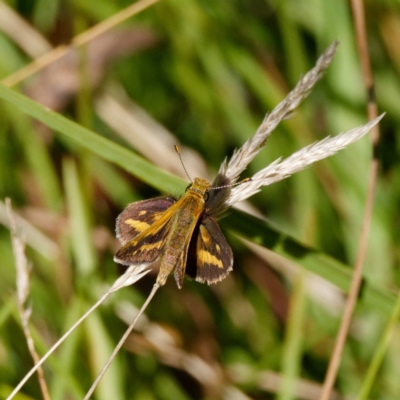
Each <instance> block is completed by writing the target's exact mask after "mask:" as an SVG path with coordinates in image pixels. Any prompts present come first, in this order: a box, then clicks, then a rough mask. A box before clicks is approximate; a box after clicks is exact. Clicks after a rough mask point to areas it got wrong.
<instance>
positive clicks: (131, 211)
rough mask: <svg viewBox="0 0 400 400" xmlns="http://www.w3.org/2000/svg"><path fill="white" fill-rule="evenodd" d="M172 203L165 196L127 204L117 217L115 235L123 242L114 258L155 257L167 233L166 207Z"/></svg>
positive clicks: (133, 260) (136, 261)
mask: <svg viewBox="0 0 400 400" xmlns="http://www.w3.org/2000/svg"><path fill="white" fill-rule="evenodd" d="M174 203H175V200H174V199H172V198H168V197H166V198H159V199H151V200H144V201H139V202H137V203H132V204H130V205H129V206H128V207H127V208H126V209H125V210H124V211H123V212H122V213H121V214H120V216H119V217H118V219H117V237H118V239H119V240H120V241H121V243H122V244H123V246H122V247H121V248H120V249H119V250H118V251H117V253H116V254H115V257H114V260H115V261H116V262H118V263H121V264H125V265H132V264H139V263H151V262H153V261H155V260H156V259H157V258H158V256H159V255H160V254H161V251H162V250H163V247H164V245H165V242H166V240H167V237H168V232H169V224H168V222H169V220H170V218H169V216H168V214H166V211H167V210H168V209H169V208H170V207H171V206H172V205H173V204H174Z"/></svg>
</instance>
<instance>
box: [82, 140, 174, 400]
mask: <svg viewBox="0 0 400 400" xmlns="http://www.w3.org/2000/svg"><path fill="white" fill-rule="evenodd" d="M176 147H177V146H175V148H176ZM178 154H179V153H178ZM159 288H160V285H159V284H158V283H155V284H154V286H153V289H152V290H151V292H150V294H149V296H148V297H147V299H146V301H145V302H144V304H143V305H142V308H141V309H140V310H139V312H138V313H137V315H136V317H135V319H134V320H133V321H132V323H131V324H130V325H129V327H128V329H127V330H126V332H125V333H124V336H122V338H121V340H120V341H119V342H118V344H117V346H116V347H115V349H114V351H113V352H112V354H111V356H110V357H109V359H108V360H107V362H106V363H105V364H104V367H103V368H102V370H101V371H100V373H99V375H97V378H96V380H95V381H94V382H93V385H92V386H91V387H90V389H89V391H88V392H87V393H86V396H85V398H84V399H83V400H88V399H89V398H90V396H91V395H92V394H93V392H94V390H95V389H96V387H97V385H98V383H99V382H100V380H101V378H102V377H103V375H104V374H105V373H106V371H107V369H108V367H109V366H110V364H111V363H112V361H113V360H114V358H115V356H116V355H117V353H118V351H119V350H120V348H121V347H122V345H123V344H124V343H125V341H126V338H127V337H128V336H129V334H130V333H131V332H132V330H133V328H134V326H135V324H136V322H137V321H138V319H139V318H140V316H141V315H142V314H143V312H144V310H145V309H146V308H147V306H148V305H149V303H150V301H151V300H152V298H153V297H154V295H155V294H156V292H157V290H158V289H159Z"/></svg>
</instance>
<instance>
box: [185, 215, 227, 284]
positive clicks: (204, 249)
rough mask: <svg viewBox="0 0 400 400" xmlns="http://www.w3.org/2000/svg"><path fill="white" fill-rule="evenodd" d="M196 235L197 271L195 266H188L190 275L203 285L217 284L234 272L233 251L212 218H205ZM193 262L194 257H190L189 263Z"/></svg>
mask: <svg viewBox="0 0 400 400" xmlns="http://www.w3.org/2000/svg"><path fill="white" fill-rule="evenodd" d="M196 233H197V235H198V236H197V243H196V256H195V260H196V261H195V262H196V270H195V271H193V265H188V266H187V270H188V274H189V275H191V276H193V277H194V278H195V279H196V281H198V282H201V283H205V282H207V283H208V284H211V283H217V282H219V281H221V280H222V279H224V278H225V277H226V276H227V275H228V274H229V272H230V271H232V265H233V254H232V250H231V248H230V246H229V244H228V242H227V241H226V239H225V236H224V235H223V233H222V232H221V229H220V228H219V226H218V224H217V222H216V221H215V219H214V218H212V217H211V216H207V215H206V216H204V217H203V219H202V221H201V223H200V224H199V225H198V232H196ZM189 254H190V253H189ZM192 255H193V253H192ZM193 261H194V258H193V256H191V257H189V262H193Z"/></svg>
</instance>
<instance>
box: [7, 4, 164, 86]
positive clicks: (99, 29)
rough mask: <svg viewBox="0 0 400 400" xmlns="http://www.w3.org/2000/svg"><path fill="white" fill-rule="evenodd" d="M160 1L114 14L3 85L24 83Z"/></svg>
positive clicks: (137, 5) (10, 78)
mask: <svg viewBox="0 0 400 400" xmlns="http://www.w3.org/2000/svg"><path fill="white" fill-rule="evenodd" d="M158 1H159V0H140V1H138V2H137V3H134V4H132V5H130V6H129V7H127V8H125V9H124V10H122V11H120V12H119V13H117V14H114V15H113V16H111V17H110V18H108V19H106V20H105V21H102V22H100V23H98V24H97V25H95V26H93V27H92V28H90V29H88V30H86V31H85V32H83V33H81V34H80V35H77V36H75V38H74V39H73V40H72V41H71V44H70V45H61V46H58V47H56V48H55V49H54V50H52V51H50V52H49V53H46V54H44V55H43V56H42V57H39V58H37V59H36V60H34V61H32V62H31V63H30V64H28V65H27V66H25V67H23V68H21V69H20V70H18V71H16V72H14V73H13V74H11V75H9V76H8V77H7V78H5V79H3V80H2V81H1V83H2V84H3V85H5V86H8V87H12V86H15V85H16V84H18V83H20V82H22V81H23V80H24V79H26V78H28V77H30V76H32V75H33V74H35V73H37V72H39V71H40V70H42V69H43V68H45V67H47V66H48V65H49V64H51V63H53V62H54V61H56V60H58V59H59V58H61V57H63V56H64V55H65V54H67V53H68V51H69V50H70V48H71V47H75V48H78V47H80V46H83V45H84V44H86V43H88V42H90V41H91V40H93V39H95V38H96V37H98V36H100V35H102V34H103V33H105V32H107V31H109V30H110V29H112V28H113V27H115V26H116V25H118V24H120V23H121V22H123V21H125V20H127V19H128V18H130V17H132V16H133V15H135V14H138V13H139V12H141V11H143V10H145V9H146V8H148V7H150V6H151V5H153V4H155V3H157V2H158Z"/></svg>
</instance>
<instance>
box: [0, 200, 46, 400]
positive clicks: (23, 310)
mask: <svg viewBox="0 0 400 400" xmlns="http://www.w3.org/2000/svg"><path fill="white" fill-rule="evenodd" d="M6 207H7V214H8V219H9V222H10V233H11V240H12V246H13V252H14V258H15V268H16V271H17V273H16V285H17V304H18V312H19V314H20V317H21V322H22V329H23V332H24V335H25V339H26V343H27V345H28V349H29V352H30V354H31V356H32V359H33V361H34V363H35V364H38V363H39V361H40V357H39V355H38V353H37V351H36V348H35V342H34V341H33V338H32V335H31V330H30V328H29V319H30V316H31V308H30V307H26V306H25V304H26V302H27V300H28V298H29V293H30V285H29V283H30V270H31V268H30V265H29V263H28V260H27V258H26V255H25V242H24V240H22V238H21V237H20V236H19V235H18V231H17V223H16V220H15V216H14V213H13V211H12V207H11V200H10V199H8V198H7V199H6ZM37 373H38V379H39V385H40V390H41V391H42V395H43V398H44V399H45V400H50V395H49V389H48V387H47V384H46V380H45V378H44V372H43V369H42V368H37Z"/></svg>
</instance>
